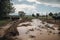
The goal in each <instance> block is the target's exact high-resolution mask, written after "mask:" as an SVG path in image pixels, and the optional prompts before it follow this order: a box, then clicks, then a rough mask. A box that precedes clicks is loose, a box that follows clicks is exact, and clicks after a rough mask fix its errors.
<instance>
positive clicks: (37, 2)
mask: <svg viewBox="0 0 60 40" xmlns="http://www.w3.org/2000/svg"><path fill="white" fill-rule="evenodd" d="M12 2H13V4H14V5H13V6H14V7H15V8H16V11H15V13H18V11H24V12H25V13H26V14H32V13H40V14H46V13H49V12H53V13H55V12H60V0H12Z"/></svg>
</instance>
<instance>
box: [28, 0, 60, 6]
mask: <svg viewBox="0 0 60 40" xmlns="http://www.w3.org/2000/svg"><path fill="white" fill-rule="evenodd" d="M27 1H28V2H35V3H36V4H44V5H46V6H51V7H60V0H27Z"/></svg>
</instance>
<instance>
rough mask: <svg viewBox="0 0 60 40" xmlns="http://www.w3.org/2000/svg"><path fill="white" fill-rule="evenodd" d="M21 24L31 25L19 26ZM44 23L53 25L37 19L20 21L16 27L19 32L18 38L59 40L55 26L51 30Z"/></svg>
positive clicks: (59, 36)
mask: <svg viewBox="0 0 60 40" xmlns="http://www.w3.org/2000/svg"><path fill="white" fill-rule="evenodd" d="M23 24H25V25H26V24H30V25H31V26H29V25H28V26H26V27H25V26H20V25H23ZM45 25H49V27H53V26H54V24H48V23H46V22H44V23H42V21H41V20H39V19H33V20H32V22H24V23H20V24H19V25H18V27H17V29H18V32H19V36H17V37H18V40H60V35H59V34H57V33H58V32H59V31H58V30H57V28H55V30H52V29H50V28H47V27H46V26H45Z"/></svg>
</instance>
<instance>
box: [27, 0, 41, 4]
mask: <svg viewBox="0 0 60 40" xmlns="http://www.w3.org/2000/svg"><path fill="white" fill-rule="evenodd" d="M27 1H28V2H35V3H37V4H41V3H40V2H39V1H37V0H27Z"/></svg>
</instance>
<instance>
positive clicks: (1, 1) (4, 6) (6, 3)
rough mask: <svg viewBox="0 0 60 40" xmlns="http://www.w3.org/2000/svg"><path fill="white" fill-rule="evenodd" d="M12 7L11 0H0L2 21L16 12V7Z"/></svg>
mask: <svg viewBox="0 0 60 40" xmlns="http://www.w3.org/2000/svg"><path fill="white" fill-rule="evenodd" d="M12 5H13V4H12V3H11V0H0V19H2V18H3V17H7V16H8V15H9V13H11V12H14V7H12Z"/></svg>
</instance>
